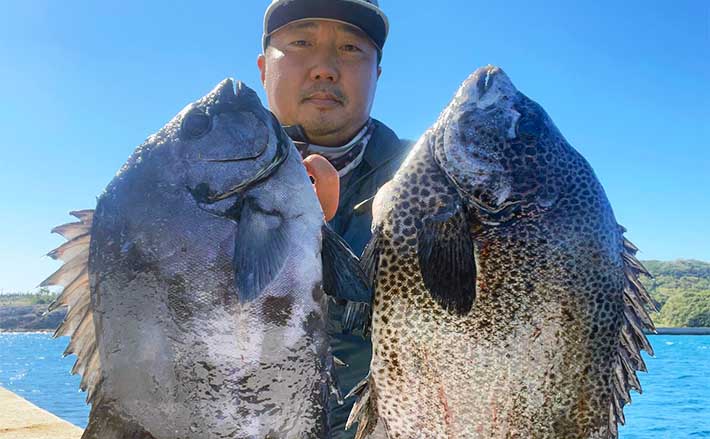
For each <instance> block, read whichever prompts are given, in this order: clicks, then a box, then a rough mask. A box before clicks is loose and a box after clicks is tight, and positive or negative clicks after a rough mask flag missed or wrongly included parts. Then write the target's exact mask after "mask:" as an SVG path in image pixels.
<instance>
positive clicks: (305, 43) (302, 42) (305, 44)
mask: <svg viewBox="0 0 710 439" xmlns="http://www.w3.org/2000/svg"><path fill="white" fill-rule="evenodd" d="M291 45H292V46H296V47H308V46H310V45H311V43H309V42H308V41H306V40H296V41H293V42H291Z"/></svg>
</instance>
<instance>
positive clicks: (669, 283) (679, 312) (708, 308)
mask: <svg viewBox="0 0 710 439" xmlns="http://www.w3.org/2000/svg"><path fill="white" fill-rule="evenodd" d="M643 264H644V265H645V266H646V268H647V269H648V271H650V272H651V274H653V276H654V278H653V279H648V278H643V279H642V282H643V284H644V285H645V286H646V288H647V289H648V291H649V293H651V297H653V299H654V300H655V301H656V302H657V305H658V307H659V309H660V311H659V312H658V313H655V314H654V315H653V321H654V323H655V324H656V326H673V327H679V326H706V327H710V263H707V262H702V261H695V260H691V259H679V260H677V261H643Z"/></svg>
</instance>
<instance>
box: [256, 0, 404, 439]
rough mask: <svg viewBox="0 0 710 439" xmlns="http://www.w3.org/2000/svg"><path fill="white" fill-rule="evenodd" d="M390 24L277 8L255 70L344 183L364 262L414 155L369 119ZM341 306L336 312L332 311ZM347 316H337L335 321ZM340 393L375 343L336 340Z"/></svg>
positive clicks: (282, 4) (336, 422) (268, 18)
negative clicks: (375, 224)
mask: <svg viewBox="0 0 710 439" xmlns="http://www.w3.org/2000/svg"><path fill="white" fill-rule="evenodd" d="M387 32H388V21H387V18H386V16H385V15H384V13H383V12H382V10H380V8H379V6H378V2H377V0H275V1H273V3H272V4H271V5H270V6H269V7H268V9H267V11H266V14H265V16H264V36H263V49H264V52H263V54H261V55H259V58H258V61H257V65H258V67H259V70H260V72H261V80H262V83H263V85H264V88H265V90H266V95H267V99H268V102H269V106H270V108H271V111H272V112H273V113H274V114H275V115H276V117H277V118H278V119H279V121H280V122H281V124H282V125H284V127H285V128H286V132H287V133H288V134H289V136H291V138H292V139H293V140H294V142H296V145H297V146H298V148H299V150H300V151H301V154H302V155H303V156H304V157H307V156H309V155H311V154H320V155H322V156H324V157H325V158H326V159H328V160H329V161H330V163H331V164H332V165H333V166H334V167H335V168H336V169H337V170H338V174H339V176H340V205H339V207H338V210H337V212H336V214H335V217H334V218H333V219H332V220H331V221H330V224H331V226H332V227H333V229H334V230H335V231H336V232H337V233H338V234H340V235H341V236H342V237H343V238H344V239H345V240H346V241H347V242H348V244H350V246H351V247H352V249H353V251H354V252H355V253H356V254H360V253H361V252H362V250H363V248H364V247H365V244H366V243H367V241H368V240H369V238H370V225H371V222H372V215H371V210H370V203H368V202H367V200H370V199H371V198H372V197H373V196H374V195H375V193H376V192H377V190H378V189H379V188H380V187H381V186H382V185H383V184H384V183H386V182H387V181H388V180H389V179H391V178H392V176H393V175H394V172H395V171H396V170H397V168H398V167H399V165H400V164H401V161H402V160H403V158H404V153H405V152H406V150H407V149H408V146H409V143H408V142H404V141H401V140H400V139H399V138H398V137H397V136H396V135H395V133H394V132H393V131H392V130H390V129H389V128H388V127H386V126H385V125H384V124H382V123H381V122H379V121H377V120H374V119H372V118H370V109H371V108H372V102H373V99H374V95H375V89H376V85H377V79H378V78H379V76H380V74H381V72H382V68H381V66H380V61H381V59H382V49H383V47H384V43H385V40H386V38H387ZM336 308H338V307H336ZM340 313H342V309H341V308H338V309H334V310H333V311H332V313H331V317H332V320H333V321H339V314H340ZM332 336H333V354H334V355H335V356H337V357H338V358H339V359H341V360H343V361H344V362H345V363H346V364H347V365H348V367H346V368H342V369H339V370H338V379H339V381H340V387H341V391H342V392H344V393H345V392H348V391H349V390H350V389H351V388H352V387H353V386H354V385H355V384H356V383H357V382H358V381H359V380H361V379H362V378H363V377H364V376H365V375H366V374H367V371H368V368H369V363H370V356H371V353H370V349H371V347H370V343H369V340H364V339H362V337H360V336H355V335H344V334H342V333H340V331H337V330H336V331H334V332H333V334H332ZM353 402H354V401H353V398H350V399H349V400H347V401H346V403H345V404H344V405H342V406H337V405H336V404H333V406H332V407H331V410H330V413H329V418H330V419H329V421H330V424H331V429H332V437H334V438H346V437H352V436H353V435H354V430H355V429H351V430H350V431H349V432H345V431H344V426H345V421H346V420H347V417H348V414H349V412H350V408H351V407H352V404H353Z"/></svg>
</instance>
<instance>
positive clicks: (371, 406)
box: [345, 374, 377, 439]
mask: <svg viewBox="0 0 710 439" xmlns="http://www.w3.org/2000/svg"><path fill="white" fill-rule="evenodd" d="M352 396H357V400H356V401H355V404H353V408H352V409H350V416H348V421H347V422H346V423H345V429H346V430H349V429H350V427H352V426H353V424H354V423H356V422H357V424H358V425H357V432H355V439H364V438H366V437H368V435H369V434H370V433H371V432H372V431H373V430H374V429H375V426H376V425H377V411H376V410H375V397H374V395H373V394H372V393H371V386H370V374H367V376H366V377H365V378H364V379H363V380H362V381H360V382H359V383H357V384H356V385H355V387H353V389H352V390H351V391H350V393H348V395H347V396H346V397H345V399H347V398H350V397H352Z"/></svg>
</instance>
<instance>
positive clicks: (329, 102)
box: [303, 92, 343, 107]
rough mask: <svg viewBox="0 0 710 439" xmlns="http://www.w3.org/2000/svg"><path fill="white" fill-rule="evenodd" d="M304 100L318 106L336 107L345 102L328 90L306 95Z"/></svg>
mask: <svg viewBox="0 0 710 439" xmlns="http://www.w3.org/2000/svg"><path fill="white" fill-rule="evenodd" d="M303 102H306V103H311V104H313V105H315V106H317V107H334V106H338V105H342V103H343V101H342V100H341V99H339V98H338V97H337V96H335V95H334V94H331V93H327V92H317V93H312V94H310V95H308V96H306V98H305V99H303Z"/></svg>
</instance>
